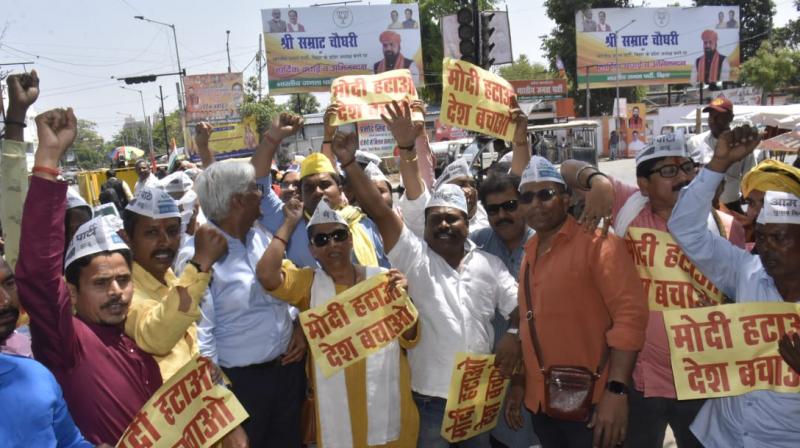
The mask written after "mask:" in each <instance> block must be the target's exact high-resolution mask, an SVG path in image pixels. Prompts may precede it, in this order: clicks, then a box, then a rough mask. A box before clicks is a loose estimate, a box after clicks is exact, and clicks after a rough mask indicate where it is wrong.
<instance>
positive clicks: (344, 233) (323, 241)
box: [311, 229, 350, 247]
mask: <svg viewBox="0 0 800 448" xmlns="http://www.w3.org/2000/svg"><path fill="white" fill-rule="evenodd" d="M348 238H350V231H348V230H347V229H337V230H334V231H333V232H331V233H318V234H316V235H314V236H313V237H312V238H311V243H312V244H313V245H315V246H317V247H325V246H327V245H328V243H329V242H330V241H331V240H333V241H336V242H337V243H341V242H342V241H347V239H348Z"/></svg>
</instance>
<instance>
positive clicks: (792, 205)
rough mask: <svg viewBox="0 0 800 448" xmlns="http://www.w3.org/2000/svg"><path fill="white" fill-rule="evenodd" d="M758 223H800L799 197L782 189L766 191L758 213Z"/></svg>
mask: <svg viewBox="0 0 800 448" xmlns="http://www.w3.org/2000/svg"><path fill="white" fill-rule="evenodd" d="M756 222H757V223H759V224H800V197H797V196H796V195H795V194H793V193H788V192H783V191H767V192H766V193H765V194H764V206H763V207H761V212H759V213H758V218H756Z"/></svg>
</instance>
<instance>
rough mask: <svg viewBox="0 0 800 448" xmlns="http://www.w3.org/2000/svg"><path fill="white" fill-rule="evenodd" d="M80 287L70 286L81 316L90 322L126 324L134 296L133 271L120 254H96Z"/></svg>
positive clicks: (85, 270) (80, 281)
mask: <svg viewBox="0 0 800 448" xmlns="http://www.w3.org/2000/svg"><path fill="white" fill-rule="evenodd" d="M78 282H79V285H78V286H79V288H76V285H72V284H67V286H68V287H69V292H70V296H71V298H72V303H73V305H74V306H75V309H76V311H77V314H78V316H79V317H80V318H81V319H82V320H84V321H86V322H90V323H95V324H101V325H118V324H121V323H122V322H124V321H125V317H126V316H127V315H128V307H129V306H130V303H131V298H132V297H133V282H132V281H131V270H130V268H129V267H128V263H127V262H126V261H125V257H124V256H123V255H122V254H120V253H119V252H113V253H110V254H106V253H101V254H99V255H96V256H95V257H94V258H93V259H92V261H91V262H89V264H88V265H87V266H85V267H84V268H83V269H81V271H80V277H79V280H78Z"/></svg>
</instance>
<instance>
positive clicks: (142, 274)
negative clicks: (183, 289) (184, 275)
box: [133, 261, 177, 298]
mask: <svg viewBox="0 0 800 448" xmlns="http://www.w3.org/2000/svg"><path fill="white" fill-rule="evenodd" d="M164 280H166V282H167V284H166V285H165V284H163V283H161V282H160V281H158V280H157V279H156V278H155V277H153V275H152V274H151V273H149V272H147V270H146V269H145V268H143V267H142V266H141V265H140V264H139V263H137V262H135V261H134V262H133V281H134V282H135V283H136V287H137V288H138V289H144V291H142V292H144V293H146V295H147V296H148V297H150V298H160V297H165V296H166V295H167V294H168V293H169V288H170V287H171V286H172V285H173V284H175V281H176V280H177V277H175V274H174V273H173V272H172V269H167V272H166V273H165V274H164Z"/></svg>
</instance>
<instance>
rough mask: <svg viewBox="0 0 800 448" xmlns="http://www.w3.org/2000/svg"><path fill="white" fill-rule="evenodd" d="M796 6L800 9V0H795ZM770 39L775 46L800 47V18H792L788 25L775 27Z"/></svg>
mask: <svg viewBox="0 0 800 448" xmlns="http://www.w3.org/2000/svg"><path fill="white" fill-rule="evenodd" d="M794 6H795V9H797V10H798V11H800V0H795V2H794ZM770 41H771V43H772V46H773V47H789V48H792V49H795V50H797V49H798V48H800V19H794V20H790V21H789V22H788V23H786V26H782V27H780V28H775V29H773V30H772V35H771V36H770Z"/></svg>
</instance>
